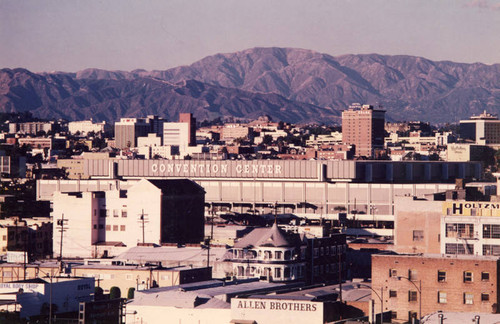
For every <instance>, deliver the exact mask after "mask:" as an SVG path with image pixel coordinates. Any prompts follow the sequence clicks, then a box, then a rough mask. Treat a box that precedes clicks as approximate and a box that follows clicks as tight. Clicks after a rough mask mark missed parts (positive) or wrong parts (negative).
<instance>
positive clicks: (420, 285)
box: [396, 276, 422, 323]
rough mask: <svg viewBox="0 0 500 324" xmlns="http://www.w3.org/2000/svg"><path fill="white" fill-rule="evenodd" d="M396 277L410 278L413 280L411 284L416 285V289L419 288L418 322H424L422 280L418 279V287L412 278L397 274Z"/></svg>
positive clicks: (399, 278)
mask: <svg viewBox="0 0 500 324" xmlns="http://www.w3.org/2000/svg"><path fill="white" fill-rule="evenodd" d="M396 278H398V280H401V279H406V280H408V281H409V282H411V284H412V285H413V286H415V289H417V291H418V322H419V323H421V322H422V280H419V281H418V287H417V285H416V284H415V283H414V282H413V280H411V279H410V278H408V277H403V276H397V277H396Z"/></svg>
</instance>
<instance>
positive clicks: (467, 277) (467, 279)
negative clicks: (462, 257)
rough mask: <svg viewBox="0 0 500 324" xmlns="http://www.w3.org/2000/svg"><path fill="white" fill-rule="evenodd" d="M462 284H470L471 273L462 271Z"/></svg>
mask: <svg viewBox="0 0 500 324" xmlns="http://www.w3.org/2000/svg"><path fill="white" fill-rule="evenodd" d="M464 282H472V271H464Z"/></svg>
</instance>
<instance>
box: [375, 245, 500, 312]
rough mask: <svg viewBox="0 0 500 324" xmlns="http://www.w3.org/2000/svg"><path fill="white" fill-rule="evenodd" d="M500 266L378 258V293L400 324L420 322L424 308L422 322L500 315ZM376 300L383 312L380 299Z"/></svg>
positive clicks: (487, 260) (483, 260) (493, 260)
mask: <svg viewBox="0 0 500 324" xmlns="http://www.w3.org/2000/svg"><path fill="white" fill-rule="evenodd" d="M499 266H500V262H499V258H498V257H485V256H482V257H477V256H465V255H457V256H445V257H443V255H441V254H424V255H373V256H372V288H373V289H374V290H375V291H377V292H378V293H379V294H381V295H382V296H383V301H384V311H389V310H390V311H393V318H395V319H397V320H410V318H411V317H412V316H413V317H418V316H419V314H418V312H419V307H420V306H421V312H422V314H421V315H420V316H425V315H426V314H430V313H433V312H437V311H443V312H465V313H498V311H499V307H498V300H499V289H498V269H499ZM410 280H411V281H410ZM419 290H420V291H421V296H419V295H420V294H419ZM372 297H373V299H374V300H375V304H376V305H375V307H376V308H375V309H377V310H379V309H380V299H379V298H378V297H377V296H372ZM420 303H421V305H420Z"/></svg>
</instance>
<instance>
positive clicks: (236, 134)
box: [221, 124, 253, 141]
mask: <svg viewBox="0 0 500 324" xmlns="http://www.w3.org/2000/svg"><path fill="white" fill-rule="evenodd" d="M252 132H253V128H252V127H248V126H245V125H240V124H226V125H224V127H223V128H222V134H221V139H222V140H224V141H228V140H233V139H236V138H246V139H249V138H251V136H252Z"/></svg>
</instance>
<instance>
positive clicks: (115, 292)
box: [109, 286, 122, 299]
mask: <svg viewBox="0 0 500 324" xmlns="http://www.w3.org/2000/svg"><path fill="white" fill-rule="evenodd" d="M121 297H122V292H121V291H120V288H119V287H116V286H113V287H111V289H109V299H117V298H121Z"/></svg>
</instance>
